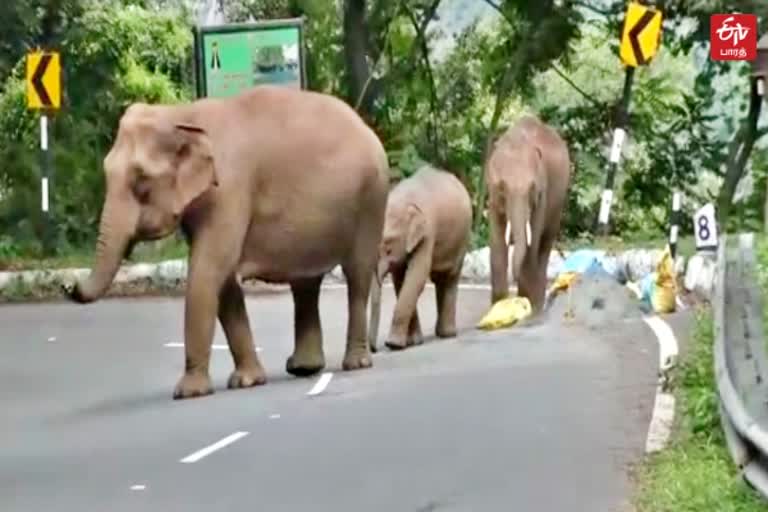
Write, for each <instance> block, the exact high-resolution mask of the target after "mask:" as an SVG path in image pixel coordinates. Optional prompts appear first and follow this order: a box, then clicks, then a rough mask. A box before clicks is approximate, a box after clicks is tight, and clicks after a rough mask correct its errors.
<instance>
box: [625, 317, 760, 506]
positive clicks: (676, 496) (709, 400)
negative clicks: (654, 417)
mask: <svg viewBox="0 0 768 512" xmlns="http://www.w3.org/2000/svg"><path fill="white" fill-rule="evenodd" d="M690 343H691V344H690V348H689V352H688V354H687V355H686V357H685V359H684V360H682V361H681V364H680V366H679V367H678V368H677V369H675V370H673V371H672V375H671V376H672V381H671V383H672V386H673V389H674V393H675V396H676V399H677V408H676V422H675V430H674V432H673V435H672V439H671V440H670V444H669V446H668V447H667V449H665V450H664V451H662V452H660V453H658V454H655V455H653V456H651V457H649V458H648V460H647V461H646V464H644V465H643V466H642V467H640V468H639V470H638V472H637V477H638V489H637V495H636V498H635V502H636V506H637V510H638V512H708V511H711V512H753V511H754V512H758V511H765V510H766V509H767V508H768V505H767V504H766V502H765V501H764V500H763V499H762V497H761V496H760V495H759V494H758V493H757V492H756V491H754V490H753V489H752V488H750V487H749V485H748V484H747V483H746V482H744V480H743V479H742V477H741V476H740V475H739V473H738V471H737V468H736V466H735V464H734V463H733V461H732V460H731V457H730V454H729V453H728V450H727V448H726V445H725V438H724V435H723V431H722V427H721V425H720V415H719V411H718V405H717V404H718V401H717V394H716V393H717V390H716V384H715V376H714V364H713V359H712V358H713V354H712V351H713V326H712V315H711V312H710V310H709V309H708V308H703V307H702V308H701V309H699V310H698V311H697V312H696V319H695V327H694V332H693V336H692V340H691V341H690Z"/></svg>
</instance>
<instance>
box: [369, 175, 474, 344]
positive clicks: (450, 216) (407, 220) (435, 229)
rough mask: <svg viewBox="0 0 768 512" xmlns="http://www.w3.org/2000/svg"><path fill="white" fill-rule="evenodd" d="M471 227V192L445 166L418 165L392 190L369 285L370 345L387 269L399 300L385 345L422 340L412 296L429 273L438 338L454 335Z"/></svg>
mask: <svg viewBox="0 0 768 512" xmlns="http://www.w3.org/2000/svg"><path fill="white" fill-rule="evenodd" d="M471 227H472V205H471V201H470V197H469V194H468V193H467V190H466V188H464V185H463V184H462V183H461V182H460V181H459V180H458V178H456V177H455V176H454V175H452V174H450V173H448V172H446V171H443V170H439V169H434V168H432V167H430V166H425V167H422V168H421V169H420V170H419V171H418V172H416V173H415V174H414V175H413V176H411V177H409V178H407V179H404V180H403V181H401V182H400V183H398V184H397V185H396V186H395V187H394V188H393V189H392V190H391V191H390V193H389V198H388V200H387V208H386V215H385V220H384V233H383V236H382V240H381V246H380V249H379V269H378V271H377V274H376V277H377V279H376V282H374V283H373V288H372V290H373V293H372V299H371V321H370V322H369V324H370V332H369V334H368V339H369V344H370V348H371V351H373V352H375V351H376V338H377V337H378V323H379V312H380V307H381V283H382V281H383V279H384V277H385V276H386V275H387V274H388V273H390V272H391V273H392V280H393V281H394V285H395V293H396V295H397V304H396V306H395V311H394V315H393V318H392V326H391V328H390V332H389V336H388V337H387V341H386V345H387V346H388V347H389V348H391V349H395V350H396V349H403V348H405V347H407V346H410V345H415V344H419V343H421V342H422V341H423V340H422V334H421V327H420V325H419V314H418V310H417V307H416V302H417V300H418V298H419V296H420V295H421V292H422V290H423V289H424V285H425V284H426V282H427V278H430V279H431V280H432V282H433V283H434V284H435V290H436V294H437V325H436V327H435V334H436V335H437V336H438V337H440V338H447V337H452V336H455V335H456V297H457V292H458V286H459V277H460V275H461V267H462V265H463V263H464V255H465V254H466V251H467V247H468V245H469V237H470V232H471Z"/></svg>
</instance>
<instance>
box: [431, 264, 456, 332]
mask: <svg viewBox="0 0 768 512" xmlns="http://www.w3.org/2000/svg"><path fill="white" fill-rule="evenodd" d="M460 272H461V271H460V270H459V272H452V273H450V274H446V275H442V276H440V277H439V278H438V279H437V280H436V281H435V295H436V299H437V324H436V325H435V335H436V336H437V337H438V338H453V337H455V336H456V301H457V299H458V293H459V276H460Z"/></svg>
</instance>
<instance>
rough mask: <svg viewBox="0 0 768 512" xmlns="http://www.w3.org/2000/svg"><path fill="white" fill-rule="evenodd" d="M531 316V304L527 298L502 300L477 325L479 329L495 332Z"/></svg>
mask: <svg viewBox="0 0 768 512" xmlns="http://www.w3.org/2000/svg"><path fill="white" fill-rule="evenodd" d="M530 315H531V303H530V302H529V301H528V299H526V298H525V297H509V298H506V299H501V300H500V301H498V302H496V303H495V304H494V305H493V306H491V309H490V311H488V313H486V314H485V316H484V317H483V318H482V320H480V322H479V323H478V324H477V328H478V329H484V330H488V331H490V330H493V329H501V328H503V327H510V326H512V325H514V324H516V323H517V322H519V321H520V320H523V319H524V318H527V317H528V316H530Z"/></svg>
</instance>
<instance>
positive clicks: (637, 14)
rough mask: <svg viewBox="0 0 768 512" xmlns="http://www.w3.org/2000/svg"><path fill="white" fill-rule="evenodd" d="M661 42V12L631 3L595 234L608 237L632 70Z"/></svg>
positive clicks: (620, 49)
mask: <svg viewBox="0 0 768 512" xmlns="http://www.w3.org/2000/svg"><path fill="white" fill-rule="evenodd" d="M660 41H661V12H660V11H657V10H655V9H653V8H651V7H646V6H644V5H642V4H639V3H637V2H630V3H629V6H628V8H627V12H626V15H625V16H624V30H623V32H622V36H621V46H620V47H619V57H620V58H621V60H622V62H623V63H624V64H625V65H626V74H625V76H624V92H623V94H622V97H621V104H620V106H619V111H618V112H617V116H616V129H615V131H614V134H613V143H612V144H611V153H610V161H609V164H608V172H607V174H606V177H605V189H604V190H603V194H602V196H601V200H600V212H599V214H598V216H597V222H598V234H600V235H607V234H608V232H609V227H608V219H609V218H610V213H611V205H612V203H613V186H614V181H615V177H616V172H617V170H618V167H619V161H620V160H621V149H622V146H623V143H624V140H625V138H626V135H627V128H628V127H629V102H630V99H631V97H632V82H633V79H634V76H635V68H636V67H638V66H643V65H647V64H648V63H649V62H650V61H651V59H652V58H653V56H654V55H656V51H657V50H658V47H659V43H660Z"/></svg>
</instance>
